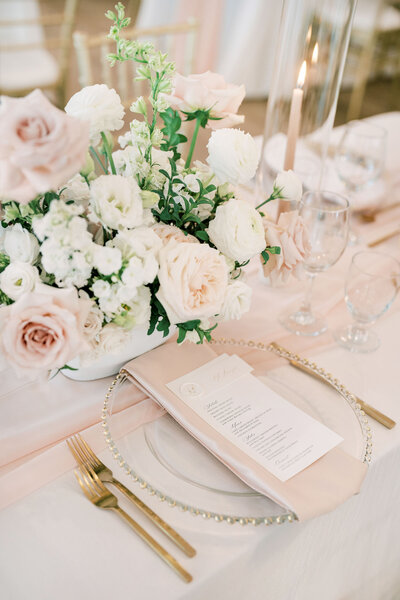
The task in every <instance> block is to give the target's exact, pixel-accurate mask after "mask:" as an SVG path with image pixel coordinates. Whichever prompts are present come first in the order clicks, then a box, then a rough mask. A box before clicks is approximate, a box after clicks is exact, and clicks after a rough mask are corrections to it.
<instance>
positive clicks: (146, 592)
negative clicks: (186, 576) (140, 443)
mask: <svg viewBox="0 0 400 600" xmlns="http://www.w3.org/2000/svg"><path fill="white" fill-rule="evenodd" d="M377 330H378V332H379V334H380V335H381V337H382V346H381V348H380V349H379V350H378V352H376V353H374V354H371V355H364V356H361V355H352V354H349V353H348V352H346V351H345V350H342V349H340V348H337V347H335V348H332V349H331V350H329V351H327V352H324V353H322V354H319V355H318V357H317V360H318V362H319V363H320V364H321V365H322V366H325V367H327V368H329V369H330V370H331V371H333V372H334V373H335V374H336V375H337V376H338V377H339V378H341V379H342V380H343V382H344V383H346V384H347V386H348V387H349V388H350V389H352V390H353V391H354V392H355V393H358V394H359V395H360V396H362V397H363V398H364V399H365V400H367V401H368V402H370V403H371V404H373V405H374V406H376V407H377V408H380V409H381V410H383V411H385V412H386V413H387V414H389V415H391V416H392V417H393V418H394V419H396V420H397V421H398V422H399V421H400V403H399V400H398V382H399V378H398V376H397V373H396V369H398V354H399V332H400V306H399V304H398V305H397V309H396V310H394V311H393V312H392V314H391V315H388V316H387V318H385V319H384V320H382V322H381V323H380V324H379V325H378V327H377ZM396 381H397V383H396ZM85 385H90V384H85ZM371 425H372V428H373V434H374V454H373V463H372V465H371V467H370V470H369V472H368V474H367V478H366V480H365V482H364V485H363V488H362V492H361V494H360V495H359V496H357V497H353V498H352V499H351V500H349V501H348V502H346V503H345V504H344V505H342V506H341V507H339V508H338V509H337V510H335V511H334V512H332V513H330V514H328V515H325V516H322V517H319V518H317V519H314V520H311V521H309V522H306V523H302V524H299V523H293V524H285V525H281V526H279V525H274V526H270V527H269V528H267V527H264V526H259V527H257V528H255V527H252V526H246V527H243V528H242V527H240V526H239V525H234V526H230V525H227V524H225V523H215V522H209V521H204V520H203V519H202V518H201V517H193V516H191V515H189V514H185V513H182V512H180V511H179V510H178V509H176V508H174V509H172V508H170V507H169V506H166V505H165V504H164V503H160V502H159V501H158V500H156V499H154V498H152V497H151V496H149V494H147V493H146V492H144V491H143V490H140V488H139V486H136V488H135V491H136V492H137V493H138V495H140V496H141V497H142V498H143V499H144V500H145V501H146V502H148V503H149V504H150V505H151V506H152V507H153V508H155V510H157V511H158V512H159V513H160V514H161V515H162V516H164V518H166V519H168V521H170V522H171V524H172V525H174V526H176V527H177V528H179V531H180V532H181V533H183V534H184V535H185V536H186V537H187V538H188V539H189V540H190V541H191V542H192V544H193V545H194V546H195V547H196V549H197V551H198V555H197V556H196V558H194V559H187V558H182V559H181V562H182V564H184V565H185V566H186V568H187V569H188V570H189V571H190V572H191V573H192V574H193V576H194V581H193V582H192V583H191V584H189V585H187V584H185V583H182V582H181V581H180V580H179V579H178V578H177V577H176V575H175V574H174V573H172V572H171V571H170V570H169V569H168V567H166V566H165V565H164V564H163V563H161V561H160V560H159V559H158V558H157V557H156V556H155V555H154V554H153V552H152V551H151V550H149V549H148V548H147V547H146V546H145V545H144V544H143V543H142V542H141V541H140V540H139V539H138V538H137V537H136V536H135V535H134V534H133V532H132V531H131V530H130V529H129V528H128V527H125V526H124V525H123V524H122V523H121V522H119V520H118V518H117V517H116V516H115V515H113V514H111V513H105V512H104V511H100V510H97V509H95V508H94V507H93V506H92V505H90V503H89V502H87V500H86V499H85V498H84V497H83V495H82V493H81V491H80V490H79V488H78V487H77V484H76V481H75V478H74V476H73V474H72V472H69V473H67V474H66V475H64V476H62V477H60V478H59V479H57V480H56V481H54V482H52V483H50V484H48V485H46V486H45V487H43V488H41V489H40V490H38V491H36V492H35V493H33V494H31V495H30V496H27V497H26V498H25V499H23V500H21V501H19V502H17V503H15V504H13V505H11V506H9V507H8V508H6V509H4V510H2V511H1V512H0V581H1V589H2V594H1V595H2V598H4V600H26V599H27V598H30V599H32V600H55V599H57V600H64V599H65V600H67V599H68V600H70V598H71V597H72V598H77V599H81V598H82V599H83V598H95V597H96V598H97V599H98V600H103V599H104V600H106V599H108V598H113V599H115V600H117V599H118V600H119V599H122V598H126V597H128V596H130V597H134V598H135V597H137V598H140V599H141V600H147V599H148V600H153V599H155V598H160V597H162V598H165V599H171V600H172V599H174V600H175V599H178V598H179V599H183V598H190V599H191V600H195V599H196V600H197V599H199V600H200V599H201V600H204V599H206V598H221V599H225V598H226V599H228V598H229V599H230V600H235V599H236V598H237V599H241V600H242V599H243V598H247V599H249V600H250V599H253V598H254V599H257V600H258V599H260V598H271V599H273V600H321V599H324V600H350V599H351V600H365V599H367V598H368V599H371V600H397V599H398V598H399V597H400V570H399V564H400V544H399V543H398V540H399V539H400V513H399V510H398V507H399V498H400V481H399V476H398V474H399V464H400V429H399V426H397V427H395V428H394V429H392V430H391V431H389V430H387V429H385V428H383V427H382V426H381V425H379V424H377V423H375V422H374V421H371ZM102 456H103V459H104V460H105V461H106V462H108V463H109V464H112V461H111V458H110V455H109V454H108V452H107V451H106V452H104V453H103V455H102ZM113 466H114V467H115V465H113ZM119 475H120V474H119V473H118V476H119ZM121 479H123V475H122V474H121ZM126 482H127V483H129V482H128V481H126ZM131 485H132V482H131ZM136 512H137V511H136ZM138 520H139V521H141V522H142V523H143V524H145V525H146V528H147V529H148V530H151V526H150V525H149V524H148V522H147V521H146V522H144V521H143V520H142V519H141V518H140V515H138ZM163 543H164V540H163ZM165 546H168V547H169V548H170V549H171V551H172V552H173V553H174V554H175V555H179V552H178V551H176V550H175V548H173V547H171V545H169V544H168V542H165Z"/></svg>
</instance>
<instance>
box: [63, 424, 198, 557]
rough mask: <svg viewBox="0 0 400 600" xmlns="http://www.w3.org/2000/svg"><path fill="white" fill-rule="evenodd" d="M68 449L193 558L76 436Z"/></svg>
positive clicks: (189, 548)
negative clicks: (123, 495)
mask: <svg viewBox="0 0 400 600" xmlns="http://www.w3.org/2000/svg"><path fill="white" fill-rule="evenodd" d="M67 444H68V447H69V449H70V451H71V453H72V454H73V456H74V458H75V460H76V462H77V463H78V465H84V466H86V467H87V468H89V467H90V468H91V469H92V470H93V471H94V472H95V474H96V475H97V477H98V478H99V479H100V481H101V482H102V483H103V484H104V483H110V484H111V485H114V486H115V487H116V488H117V489H118V490H119V491H120V492H122V493H123V494H125V496H126V497H127V498H128V499H129V500H130V501H131V502H132V503H133V504H134V505H135V506H137V507H138V508H139V509H140V510H141V511H142V512H143V513H144V514H145V515H146V516H147V517H148V518H149V519H150V520H151V521H152V522H153V523H154V524H155V525H156V526H157V527H158V528H159V529H160V530H161V531H162V532H163V533H164V534H165V535H166V536H168V537H169V539H170V540H171V541H172V542H174V544H176V545H177V546H178V548H180V549H181V550H182V551H183V552H184V553H185V554H186V556H189V557H193V556H195V554H196V550H195V549H194V548H193V547H192V546H191V545H190V544H189V543H188V542H187V541H186V540H184V539H183V537H181V536H180V535H179V533H178V532H177V531H175V530H174V529H173V528H172V527H171V526H170V525H168V523H166V522H165V521H164V520H163V519H162V518H161V517H160V516H159V515H157V513H155V512H154V511H153V510H151V508H150V507H149V506H147V504H145V503H144V502H143V501H142V500H141V499H140V498H138V497H137V496H136V495H135V494H134V493H133V492H131V491H130V490H129V489H128V488H127V487H126V486H125V485H124V484H123V483H121V482H120V481H118V479H115V477H114V476H113V473H112V471H111V469H109V468H108V467H106V465H105V464H104V463H102V462H101V460H100V459H99V458H98V457H97V456H96V455H95V453H94V452H93V450H92V449H91V447H90V446H89V444H88V443H87V442H86V441H85V440H84V439H83V438H82V437H81V436H80V435H79V433H78V434H76V435H74V436H72V437H71V438H70V439H69V440H67Z"/></svg>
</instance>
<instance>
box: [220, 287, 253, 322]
mask: <svg viewBox="0 0 400 600" xmlns="http://www.w3.org/2000/svg"><path fill="white" fill-rule="evenodd" d="M251 294H252V289H251V287H250V286H248V285H247V284H246V283H243V281H238V280H237V279H236V280H234V281H230V282H229V283H228V287H227V289H226V294H225V298H224V302H223V304H222V308H221V311H220V316H221V317H222V319H223V320H224V321H230V320H232V319H241V318H242V316H243V315H244V313H246V312H249V310H250V304H251Z"/></svg>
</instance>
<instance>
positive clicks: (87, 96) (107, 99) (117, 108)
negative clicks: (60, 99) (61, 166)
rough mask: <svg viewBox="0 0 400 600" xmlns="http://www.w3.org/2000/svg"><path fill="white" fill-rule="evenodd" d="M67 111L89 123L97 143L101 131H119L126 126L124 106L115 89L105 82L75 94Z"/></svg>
mask: <svg viewBox="0 0 400 600" xmlns="http://www.w3.org/2000/svg"><path fill="white" fill-rule="evenodd" d="M65 112H66V113H68V114H69V115H72V116H73V117H78V119H82V121H87V122H88V123H89V131H90V140H91V142H92V144H94V145H97V144H98V143H99V142H100V132H101V131H104V132H106V131H117V130H119V129H121V128H122V127H123V126H124V121H123V118H124V114H125V111H124V107H123V106H122V103H121V98H120V97H119V96H118V94H117V92H116V91H115V90H114V89H110V88H109V87H107V86H106V85H105V84H104V83H102V84H98V83H96V84H95V85H89V86H87V87H84V88H82V89H81V90H80V91H79V92H77V93H76V94H74V95H73V96H72V97H71V98H70V100H69V102H68V104H67V106H66V107H65Z"/></svg>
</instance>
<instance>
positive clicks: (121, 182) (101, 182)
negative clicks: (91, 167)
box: [90, 175, 143, 229]
mask: <svg viewBox="0 0 400 600" xmlns="http://www.w3.org/2000/svg"><path fill="white" fill-rule="evenodd" d="M90 207H91V210H92V214H91V215H90V216H91V218H92V219H93V220H95V221H100V222H101V223H102V224H103V225H104V226H105V227H106V228H108V229H120V228H128V229H129V228H132V227H137V226H139V225H141V224H142V222H143V205H142V200H141V197H140V188H139V186H138V184H137V183H136V181H135V179H133V178H132V177H122V176H121V175H101V176H100V177H98V178H97V179H96V180H95V181H93V183H92V184H91V187H90Z"/></svg>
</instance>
